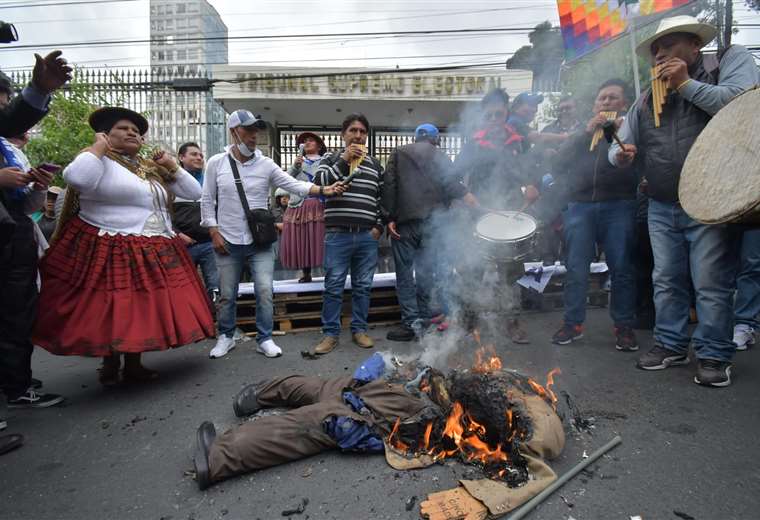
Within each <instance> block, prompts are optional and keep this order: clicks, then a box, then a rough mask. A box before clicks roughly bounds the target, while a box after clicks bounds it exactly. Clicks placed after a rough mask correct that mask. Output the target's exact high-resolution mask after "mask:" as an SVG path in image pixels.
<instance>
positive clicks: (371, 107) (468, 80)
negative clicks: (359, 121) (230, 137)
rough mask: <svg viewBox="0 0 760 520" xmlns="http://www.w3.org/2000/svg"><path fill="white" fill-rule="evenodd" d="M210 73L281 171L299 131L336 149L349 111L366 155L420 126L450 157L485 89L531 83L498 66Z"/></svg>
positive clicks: (220, 96)
mask: <svg viewBox="0 0 760 520" xmlns="http://www.w3.org/2000/svg"><path fill="white" fill-rule="evenodd" d="M213 77H214V80H215V83H214V98H215V99H216V100H217V101H219V102H220V103H221V104H222V105H223V106H224V109H225V111H226V112H231V111H233V110H236V109H239V108H245V109H247V110H250V111H251V112H253V113H254V114H259V115H261V116H262V117H263V118H264V119H265V120H266V121H267V122H268V123H269V124H270V127H271V128H270V132H269V135H268V136H267V139H265V140H262V139H259V142H260V145H261V146H260V148H262V151H264V153H266V154H267V155H270V156H271V157H272V159H274V160H275V161H276V162H277V163H278V164H280V165H281V166H282V167H283V168H287V167H288V166H289V165H290V164H291V163H292V161H293V160H294V159H295V156H296V153H297V147H296V146H295V137H296V135H297V134H298V133H299V132H301V131H304V130H310V131H313V132H316V133H319V134H320V135H322V137H323V138H324V139H325V143H326V144H327V146H328V148H336V149H337V148H340V147H342V143H341V139H340V135H339V130H340V124H341V122H342V120H343V118H344V117H345V116H346V115H348V114H350V113H352V112H361V113H363V114H365V115H366V116H367V118H368V119H369V122H370V125H372V129H371V132H370V136H369V142H368V145H369V148H370V153H371V154H373V155H374V156H376V157H378V158H379V159H380V160H381V161H383V162H384V161H385V159H386V158H387V157H388V156H389V155H390V153H391V152H392V151H393V149H394V148H396V147H397V146H400V145H403V144H406V143H408V142H410V141H411V140H412V139H413V135H414V128H415V127H416V126H417V125H419V124H420V123H433V124H435V125H436V126H438V127H439V128H440V129H441V130H442V132H443V133H442V143H441V145H442V148H443V149H444V150H446V151H447V152H448V153H449V155H450V156H451V157H454V156H455V155H456V154H457V153H458V151H459V149H460V148H461V144H462V136H466V135H469V134H470V133H471V131H472V130H473V129H474V127H475V126H477V125H478V124H480V120H479V119H478V117H479V115H478V111H477V106H478V101H480V99H481V98H482V97H483V95H485V94H486V92H488V91H489V90H491V89H493V88H501V89H504V90H505V91H506V92H507V93H508V94H509V95H510V96H511V97H514V96H515V95H517V94H518V93H520V92H524V91H529V90H530V89H531V83H532V73H531V72H530V71H525V70H497V69H483V70H477V69H467V70H465V69H462V70H449V71H443V70H437V71H427V72H414V73H407V72H402V71H399V72H395V71H392V72H385V71H383V72H377V71H371V70H367V71H366V72H362V71H361V70H356V69H350V70H348V69H326V68H307V69H286V68H272V67H269V68H263V67H242V66H235V65H215V66H214V68H213ZM262 137H263V136H262ZM262 141H263V142H262Z"/></svg>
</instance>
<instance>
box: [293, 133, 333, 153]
mask: <svg viewBox="0 0 760 520" xmlns="http://www.w3.org/2000/svg"><path fill="white" fill-rule="evenodd" d="M307 137H312V138H313V139H314V140H315V141H316V142H317V144H318V145H319V153H320V155H324V154H325V153H326V152H327V146H325V142H324V140H323V139H322V138H321V137H319V136H318V135H317V134H315V133H314V132H301V133H300V134H298V137H296V146H300V145H301V144H303V142H304V141H306V138H307Z"/></svg>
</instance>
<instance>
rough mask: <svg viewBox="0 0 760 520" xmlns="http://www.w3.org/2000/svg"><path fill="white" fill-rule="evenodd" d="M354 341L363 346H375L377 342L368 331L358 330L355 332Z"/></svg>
mask: <svg viewBox="0 0 760 520" xmlns="http://www.w3.org/2000/svg"><path fill="white" fill-rule="evenodd" d="M353 338H354V343H356V345H357V346H358V347H361V348H372V347H374V346H375V342H374V341H372V338H370V337H369V336H368V335H367V333H366V332H356V333H354V334H353Z"/></svg>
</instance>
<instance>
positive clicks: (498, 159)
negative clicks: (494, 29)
mask: <svg viewBox="0 0 760 520" xmlns="http://www.w3.org/2000/svg"><path fill="white" fill-rule="evenodd" d="M486 116H488V117H486ZM506 117H507V110H506V107H505V106H504V104H503V102H500V101H498V100H497V102H496V103H494V102H493V101H492V102H489V103H486V104H482V103H471V104H468V105H466V106H465V107H464V109H463V110H462V112H461V114H460V117H459V121H458V122H457V123H456V125H454V126H453V127H452V128H451V130H453V131H455V132H457V133H459V134H460V135H462V136H463V137H465V140H466V142H465V143H464V145H463V148H462V150H461V151H460V153H459V154H458V155H457V156H456V157H455V158H454V160H453V162H452V164H451V166H450V167H449V168H446V169H445V171H440V172H435V174H436V175H440V176H443V177H445V182H446V183H449V184H451V183H456V182H462V183H464V185H465V186H466V187H467V188H468V190H469V192H471V193H472V194H473V195H474V196H475V197H476V198H477V199H478V201H479V204H480V206H479V207H477V208H472V207H469V206H467V205H465V204H464V203H463V201H462V200H454V201H452V202H451V204H450V205H448V206H446V207H442V208H440V209H437V210H435V211H434V212H433V213H432V215H431V216H430V217H429V218H428V219H427V220H426V222H425V226H426V228H425V230H424V231H423V236H424V239H423V240H427V241H428V246H429V248H430V249H431V250H432V252H433V254H432V257H431V258H424V257H423V258H419V257H418V258H415V271H416V272H417V276H418V277H419V273H421V272H424V273H428V274H430V273H432V276H433V279H434V281H433V287H434V294H433V302H432V308H433V309H436V310H440V311H441V312H443V313H445V314H446V315H447V316H448V320H449V322H448V325H449V328H448V330H446V331H445V332H443V333H439V332H437V331H436V330H435V326H431V327H430V329H428V331H427V333H426V334H424V335H423V336H422V337H421V338H420V340H419V348H418V349H417V348H416V349H415V350H416V354H415V355H409V356H397V355H394V354H393V353H391V352H387V353H384V359H386V365H387V366H388V368H389V369H396V368H398V366H399V365H398V361H401V362H402V363H410V362H416V363H418V364H420V365H423V366H431V367H433V368H436V369H438V370H441V371H444V372H445V371H447V370H448V369H449V368H451V366H450V365H451V362H452V361H456V360H470V359H471V357H472V354H473V353H474V351H473V352H472V353H470V352H464V351H462V349H468V350H472V349H473V345H474V344H475V342H474V341H473V339H472V332H473V330H475V329H477V330H478V331H479V332H480V335H481V337H482V338H483V343H484V344H486V343H493V344H495V345H497V346H501V345H504V343H506V341H507V337H508V332H509V331H508V330H507V326H508V324H509V322H510V321H511V320H512V319H513V318H515V317H516V316H517V314H518V313H517V311H518V308H519V305H520V297H519V292H518V291H519V288H518V287H517V286H516V284H515V282H516V281H517V279H518V278H519V277H520V276H522V275H523V274H524V268H523V262H524V261H526V260H534V259H540V257H541V252H540V251H539V250H538V248H536V249H534V250H533V251H532V255H531V258H526V259H520V260H515V259H514V258H513V257H510V252H509V251H507V250H502V249H499V248H498V247H496V248H494V247H493V243H491V242H489V241H488V240H486V239H484V237H482V236H478V234H477V233H476V226H477V223H478V220H479V219H481V218H482V217H484V216H485V215H487V214H488V213H491V212H494V211H522V210H525V212H526V213H528V214H531V215H532V216H533V217H534V218H535V219H536V220H537V221H539V223H540V222H541V221H542V220H543V221H544V222H546V221H547V220H549V219H548V218H547V215H551V216H556V215H557V214H558V213H559V212H558V210H557V208H554V207H550V206H544V207H541V205H540V204H537V205H536V206H533V207H529V208H527V209H525V208H524V197H523V190H522V188H523V187H524V186H528V185H534V186H536V187H540V185H541V178H542V176H543V175H544V173H545V171H546V164H543V165H542V164H541V161H540V160H539V159H540V157H539V154H535V153H524V152H525V150H523V148H522V147H523V145H522V143H521V142H520V141H519V139H513V138H512V137H513V136H512V135H511V133H509V132H506V131H505V130H504V123H505V121H506ZM421 122H422V121H419V122H417V123H421ZM484 129H485V130H487V131H486V132H485V133H484V132H483V130H484ZM425 182H427V181H425ZM550 202H553V201H550ZM495 231H496V232H498V233H500V234H502V237H504V238H506V237H509V238H516V237H518V236H520V235H519V233H520V231H519V230H518V229H517V228H516V227H515V228H510V229H503V230H501V229H497V230H495ZM533 257H535V258H533ZM434 314H435V312H434ZM394 361H395V362H394ZM465 362H468V361H465Z"/></svg>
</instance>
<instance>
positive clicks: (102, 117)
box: [89, 107, 148, 135]
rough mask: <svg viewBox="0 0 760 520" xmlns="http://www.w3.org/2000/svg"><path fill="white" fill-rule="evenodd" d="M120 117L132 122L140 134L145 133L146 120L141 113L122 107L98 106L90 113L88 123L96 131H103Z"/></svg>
mask: <svg viewBox="0 0 760 520" xmlns="http://www.w3.org/2000/svg"><path fill="white" fill-rule="evenodd" d="M122 119H126V120H127V121H131V122H133V123H134V124H135V126H136V127H137V129H138V130H139V131H140V135H145V134H146V133H147V132H148V120H147V119H145V117H143V116H142V114H139V113H137V112H135V111H134V110H130V109H128V108H124V107H103V108H99V109H97V110H96V111H95V112H93V113H92V114H90V119H89V123H90V126H91V127H92V129H93V130H95V131H96V132H103V131H105V129H110V128H111V127H113V125H114V124H116V123H117V122H119V121H121V120H122Z"/></svg>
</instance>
